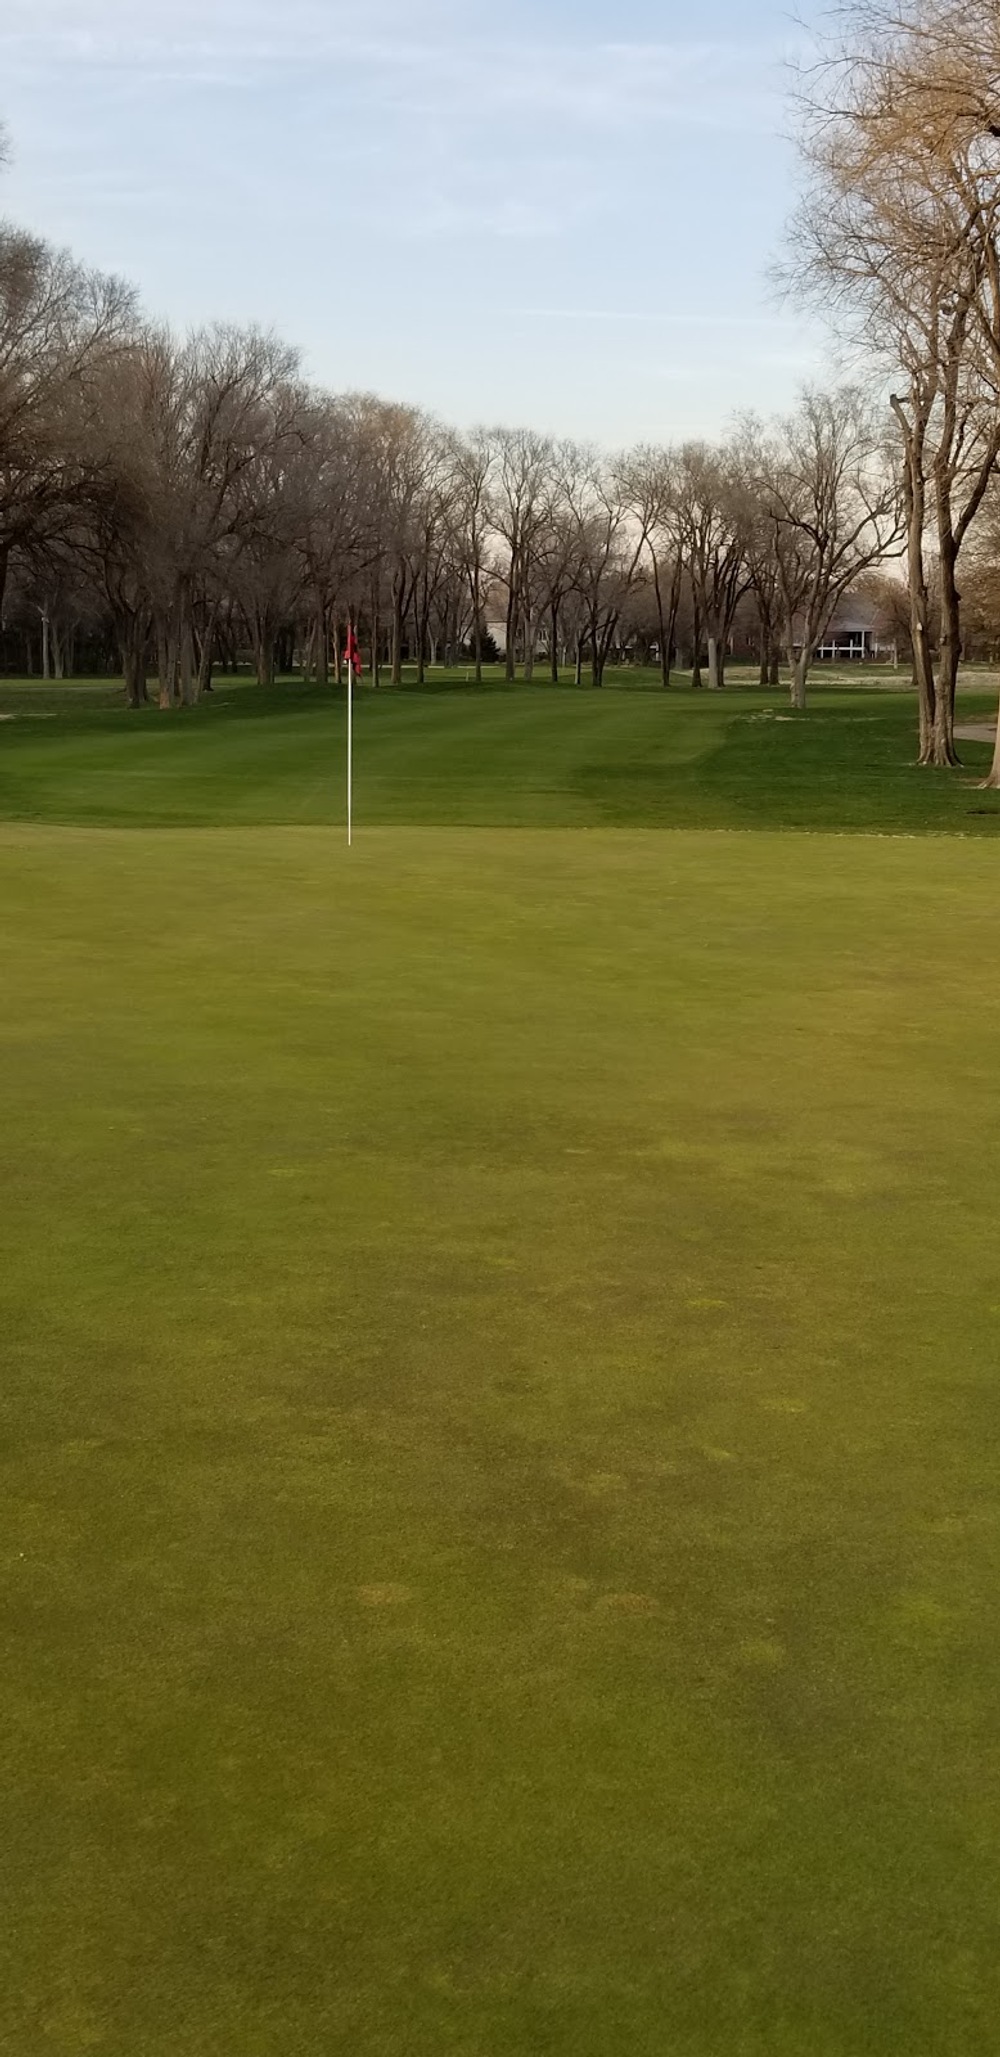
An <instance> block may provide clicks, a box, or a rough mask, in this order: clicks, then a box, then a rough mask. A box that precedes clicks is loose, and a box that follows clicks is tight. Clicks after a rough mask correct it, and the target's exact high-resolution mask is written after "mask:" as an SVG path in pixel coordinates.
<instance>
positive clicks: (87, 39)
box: [0, 0, 826, 447]
mask: <svg viewBox="0 0 1000 2057" xmlns="http://www.w3.org/2000/svg"><path fill="white" fill-rule="evenodd" d="M793 4H794V0H505V4H504V5H498V4H497V0H2V8H0V119H3V121H4V122H5V123H6V126H7V129H8V132H9V137H10V142H11V145H12V151H13V162H12V165H11V167H10V168H9V170H8V171H7V172H6V173H5V174H4V176H3V180H2V183H0V208H2V210H3V212H4V213H5V214H6V215H7V216H8V217H10V218H11V219H13V220H15V221H17V222H19V223H20V224H22V225H24V226H26V227H29V228H31V229H32V230H33V231H35V232H36V233H38V234H40V235H42V236H45V237H46V238H48V239H50V240H51V241H54V242H57V243H65V244H68V245H70V246H71V247H72V248H73V250H74V251H75V252H76V254H77V255H78V256H79V257H81V258H82V259H83V260H85V261H86V262H87V263H88V264H93V265H96V266H99V267H100V268H101V269H103V270H108V271H117V272H121V273H124V274H125V275H126V276H127V277H129V278H130V279H131V280H132V281H133V282H134V283H135V284H136V285H137V287H138V288H139V290H140V293H141V295H142V298H143V301H144V303H145V305H146V307H147V308H148V310H149V311H150V313H152V314H155V315H157V316H160V317H165V318H167V319H169V320H170V321H171V322H172V323H173V324H174V325H175V326H176V327H178V328H180V329H186V328H188V327H191V326H196V325H199V324H201V323H203V322H206V321H209V320H212V319H216V318H221V319H225V320H230V321H238V322H255V323H258V324H260V325H262V326H264V327H274V328H276V329H277V330H278V331H279V332H280V333H281V334H282V336H283V337H284V338H285V339H286V340H287V341H289V342H291V343H294V344H295V345H296V346H298V347H299V348H300V350H301V352H302V358H303V367H304V370H305V371H306V372H307V373H308V375H309V376H310V377H312V378H314V379H315V380H317V381H318V382H319V383H320V384H322V385H325V386H328V387H329V388H331V389H332V390H335V391H344V390H347V389H363V390H368V391H375V392H379V393H382V394H383V395H385V396H386V397H391V398H393V399H398V400H406V401H410V402H413V403H416V404H418V405H421V406H424V407H427V408H429V409H431V410H432V411H433V412H435V413H437V414H439V415H441V416H442V417H443V418H445V419H447V420H449V421H451V422H454V423H456V424H457V425H459V426H463V427H469V426H472V425H473V424H474V423H476V422H506V423H526V424H529V425H530V426H532V427H534V428H538V429H542V430H546V431H550V432H552V433H554V434H558V435H568V436H577V437H581V438H585V439H587V440H591V441H595V442H600V443H603V444H605V445H608V446H610V447H616V446H618V445H621V444H625V443H631V442H636V441H651V442H659V441H670V440H674V439H676V438H677V437H680V436H700V435H705V436H711V435H716V434H719V433H721V432H723V431H724V429H725V427H726V424H727V422H728V421H730V420H731V419H732V417H733V416H734V415H735V414H737V413H739V412H740V411H742V410H745V409H747V408H754V409H756V411H758V412H759V413H763V414H765V415H766V414H770V413H773V412H776V411H780V410H781V409H783V408H785V407H787V406H789V405H790V404H791V403H792V401H793V400H794V397H795V393H796V391H797V389H798V388H799V387H800V386H801V385H802V384H803V383H804V382H805V381H808V380H810V379H813V380H815V379H817V378H822V377H823V375H824V371H825V369H826V366H825V362H824V359H825V339H824V337H823V335H822V333H821V332H820V331H819V330H818V329H817V328H816V327H815V326H811V325H810V324H809V323H808V322H807V321H806V320H805V319H803V318H802V317H801V315H799V314H798V313H796V311H795V310H794V309H792V308H789V307H788V306H783V305H782V304H781V303H780V302H779V301H778V300H776V298H775V296H774V293H773V290H772V289H771V287H770V286H769V284H768V267H769V265H770V264H771V262H772V261H773V259H774V258H775V256H776V255H777V254H778V253H779V252H780V248H781V238H782V231H783V225H784V222H785V219H786V217H787V215H788V212H789V210H790V208H791V206H792V204H793V200H794V191H795V163H794V153H793V151H792V149H791V146H790V144H789V142H788V140H787V128H788V115H787V108H786V104H785V97H786V93H787V87H788V74H787V69H786V67H787V64H788V61H789V59H790V58H792V57H794V55H795V53H796V51H797V50H801V49H802V47H803V44H804V41H805V39H806V32H805V31H804V30H803V29H802V27H801V26H797V24H796V20H795V18H794V14H793ZM811 5H812V12H813V13H814V14H815V13H816V12H818V0H815V4H813V0H805V8H804V11H805V14H806V17H807V18H809V15H810V7H811ZM797 13H798V17H799V20H800V21H801V18H802V14H803V6H802V4H801V0H800V4H799V6H798V9H797Z"/></svg>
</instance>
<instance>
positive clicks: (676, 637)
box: [0, 227, 899, 708]
mask: <svg viewBox="0 0 1000 2057" xmlns="http://www.w3.org/2000/svg"><path fill="white" fill-rule="evenodd" d="M897 472H898V467H897V466H896V464H895V461H894V457H893V453H892V451H891V450H890V448H889V446H888V442H887V437H886V432H885V421H884V419H883V418H882V417H881V416H880V413H879V411H878V410H876V409H873V407H872V405H871V404H870V402H869V400H868V399H867V398H866V397H865V395H864V394H863V393H862V392H861V391H860V390H858V389H855V388H846V389H843V390H840V391H837V392H833V393H808V394H806V395H804V396H803V398H802V401H801V403H800V405H799V407H798V408H797V410H796V412H795V414H794V415H793V416H792V417H791V418H790V419H789V420H787V421H785V422H782V423H778V424H775V425H774V426H772V427H765V426H763V425H762V424H760V423H758V422H755V421H746V422H744V423H742V424H741V426H740V428H739V430H738V432H737V433H735V434H734V435H733V437H732V438H730V439H729V441H728V442H727V443H726V444H725V445H724V446H720V447H715V446H708V445H706V444H703V443H691V444H687V445H685V446H684V447H682V448H678V449H660V448H645V447H644V448H639V449H635V450H632V451H629V452H627V453H624V454H621V455H618V456H615V457H608V456H606V455H604V454H602V453H601V452H599V451H596V450H594V449H592V448H588V447H582V446H580V445H577V444H574V443H568V442H559V441H556V440H554V439H552V438H549V437H546V436H543V435H539V434H536V433H534V432H533V431H530V430H525V429H484V430H479V431H476V432H474V433H472V434H468V435H463V434H458V433H456V432H455V431H453V430H451V429H449V428H447V427H445V426H443V425H442V424H441V423H439V422H437V421H434V420H432V419H430V418H429V417H428V416H427V415H426V414H423V413H421V412H420V411H418V410H416V409H414V408H411V407H406V406H398V405H393V404H390V403H388V402H386V401H383V400H380V399H377V398H374V397H372V396H370V395H366V394H349V395H346V396H343V395H331V394H328V393H325V392H322V391H319V390H317V389H316V388H315V387H313V386H310V385H309V384H307V383H306V382H305V381H304V379H303V378H302V376H301V373H300V369H299V365H298V361H297V359H296V355H295V353H294V351H292V350H290V349H288V348H287V347H286V346H285V345H284V344H282V343H281V342H279V341H278V340H277V339H276V338H275V337H273V336H271V335H265V334H261V333H259V332H258V331H256V330H252V329H249V330H242V329H235V328H231V327H215V328H210V329H206V330H204V331H203V332H201V333H199V334H196V335H193V336H190V337H188V338H186V339H184V340H179V339H177V338H176V337H175V336H173V335H171V334H170V333H169V332H168V331H166V330H165V329H163V328H160V327H155V326H151V325H150V324H149V323H148V322H147V321H145V320H144V319H143V317H142V315H141V312H140V310H139V309H138V307H137V305H136V302H135V298H134V295H133V294H132V293H131V291H130V290H129V289H128V287H127V286H125V285H123V284H122V283H121V282H120V281H118V280H115V279H110V278H106V277H102V276H99V275H95V274H94V273H92V272H88V271H87V270H85V269H84V268H82V267H81V266H79V265H78V264H76V263H74V262H73V260H72V259H71V258H70V257H69V256H67V255H66V254H64V253H61V252H58V251H54V250H52V249H50V248H49V247H47V246H46V245H45V244H44V243H43V242H40V241H39V240H37V239H36V238H33V237H31V236H28V235H25V234H23V233H21V232H19V231H18V230H17V229H15V228H11V227H7V228H4V229H2V230H0V623H2V627H3V633H4V636H5V638H6V641H5V645H4V646H3V649H4V650H5V652H6V656H7V661H8V662H10V661H12V660H13V661H17V660H18V659H20V661H21V662H24V661H29V662H31V663H32V664H33V665H34V666H35V667H36V668H38V669H41V670H42V671H45V672H49V673H53V674H58V673H59V672H61V671H64V670H66V669H69V668H70V667H71V666H72V664H73V663H74V661H75V659H76V657H77V656H78V655H79V654H80V653H86V654H87V656H89V658H90V660H91V661H92V662H93V661H95V659H100V658H102V657H103V658H104V660H105V661H109V662H110V661H117V663H118V664H119V665H120V667H121V670H122V671H123V674H124V678H125V688H126V693H127V697H128V701H129V704H130V705H132V706H140V705H142V704H143V703H144V702H145V701H146V700H147V699H149V698H150V697H151V696H152V695H153V694H155V696H156V697H157V698H158V700H159V703H160V705H161V706H163V707H167V708H169V707H173V706H177V705H182V704H190V703H192V702H193V701H196V700H197V699H198V698H199V696H200V695H201V694H202V693H203V692H204V691H206V690H207V689H208V688H209V687H210V685H211V678H212V671H213V667H214V666H216V665H217V664H220V663H221V664H224V665H231V664H233V663H234V662H235V661H236V660H237V658H238V657H239V656H240V655H241V654H242V653H245V652H246V653H249V654H250V655H251V658H252V661H253V663H254V665H255V667H256V671H257V676H258V677H259V679H260V680H261V682H262V683H265V684H266V683H267V682H268V681H270V680H271V679H272V678H273V677H274V675H275V672H276V669H278V668H281V669H288V668H290V667H293V666H295V667H298V668H299V669H301V671H302V673H303V674H304V675H305V676H306V677H308V678H311V679H314V680H316V681H318V682H320V683H324V682H326V681H328V680H329V679H330V678H331V676H336V675H337V672H338V667H339V663H340V654H339V653H340V651H341V649H342V647H343V641H344V636H345V630H346V625H347V622H348V621H349V620H352V621H353V623H354V625H355V627H356V629H357V632H358V634H359V637H360V640H361V644H362V648H363V650H364V654H365V658H366V662H370V665H371V671H372V675H373V677H374V679H375V681H376V683H378V682H379V681H380V680H382V679H383V678H386V679H388V680H391V681H398V680H399V679H400V677H401V674H402V667H403V664H404V662H406V661H408V662H409V663H410V664H411V665H415V666H416V672H417V678H418V680H419V679H421V678H422V677H423V675H424V671H425V668H426V666H427V665H428V664H430V663H433V662H435V661H438V662H444V663H447V662H453V661H457V660H458V658H459V657H462V658H464V659H465V661H466V662H467V663H468V664H469V666H470V667H471V668H473V669H474V671H475V675H476V677H477V678H478V677H479V676H480V675H481V673H482V668H483V665H484V662H486V661H487V659H488V658H489V657H490V656H495V655H496V654H497V652H496V650H495V648H494V646H493V643H492V641H491V636H493V635H495V636H496V639H497V643H498V645H499V648H500V650H501V651H502V654H503V658H504V661H505V664H506V670H507V674H508V676H509V677H513V676H514V675H515V673H516V671H517V670H518V668H520V670H521V671H522V672H523V674H524V675H525V676H526V677H527V678H531V677H532V676H533V675H536V674H537V673H538V671H539V670H540V669H547V668H551V670H552V671H553V672H555V671H557V670H558V667H559V666H561V665H566V664H570V665H575V667H576V669H577V673H578V675H580V676H583V675H584V672H585V671H586V675H587V676H589V677H590V678H591V679H592V681H593V683H594V684H595V685H600V684H601V682H602V680H603V677H604V673H605V668H606V666H607V664H608V661H609V659H610V658H611V657H612V656H615V657H620V656H622V655H628V656H631V657H638V658H641V659H643V660H645V661H651V660H652V661H656V662H658V664H659V665H660V668H661V675H662V678H663V682H664V684H667V683H669V679H670V675H671V666H672V664H673V663H674V662H675V660H676V658H677V656H678V655H680V656H681V657H683V659H684V664H685V668H686V669H687V668H690V669H692V670H693V673H694V677H695V681H696V683H700V682H702V681H704V682H705V683H707V684H709V685H712V686H719V685H721V684H722V682H723V677H724V670H725V664H726V660H727V656H728V655H729V654H730V653H731V651H732V650H733V648H734V647H737V646H739V647H740V648H741V649H745V648H747V647H750V646H752V647H754V648H755V649H756V651H757V652H758V654H759V659H760V665H761V675H762V676H763V677H765V678H768V679H776V678H777V676H778V668H779V663H780V662H782V661H783V662H784V664H785V665H786V666H787V668H788V672H789V676H790V681H791V687H792V694H793V698H794V699H795V701H796V703H797V704H802V701H803V697H804V692H805V682H806V677H807V674H808V670H809V666H810V664H811V662H812V659H813V656H814V652H815V649H816V647H817V645H818V643H819V641H820V639H821V638H822V636H823V634H824V632H825V630H826V627H827V624H828V622H829V620H830V616H831V613H832V611H833V610H834V608H835V607H836V605H837V604H838V602H839V600H840V599H841V597H842V595H843V594H844V593H845V592H846V591H847V590H848V589H849V588H850V587H852V586H853V585H855V584H856V582H857V580H858V579H859V578H860V577H862V576H863V575H864V574H865V572H866V571H868V570H869V569H870V568H871V567H873V566H875V565H877V564H879V563H880V562H881V560H882V559H883V557H884V556H885V553H886V552H887V550H891V549H892V547H893V545H894V542H895V539H896V537H897V534H898V504H899V485H898V476H897Z"/></svg>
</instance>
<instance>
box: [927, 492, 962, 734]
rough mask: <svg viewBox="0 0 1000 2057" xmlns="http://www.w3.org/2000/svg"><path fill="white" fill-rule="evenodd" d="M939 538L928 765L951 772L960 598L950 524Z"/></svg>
mask: <svg viewBox="0 0 1000 2057" xmlns="http://www.w3.org/2000/svg"><path fill="white" fill-rule="evenodd" d="M943 526H944V528H945V533H944V535H943V536H942V537H941V539H940V557H939V566H940V579H941V651H940V656H939V659H938V674H937V700H936V705H935V709H934V727H933V730H932V732H931V754H930V758H929V760H928V761H929V762H930V763H931V764H934V765H940V766H944V767H948V768H950V769H953V768H954V767H955V766H956V765H957V764H958V762H959V759H958V755H957V753H956V750H955V694H956V690H957V687H958V667H959V663H960V661H961V656H962V620H961V596H960V594H959V591H958V586H957V584H956V580H955V572H956V564H957V555H958V553H957V551H956V549H955V546H954V539H953V537H952V535H951V533H950V524H948V523H945V524H943Z"/></svg>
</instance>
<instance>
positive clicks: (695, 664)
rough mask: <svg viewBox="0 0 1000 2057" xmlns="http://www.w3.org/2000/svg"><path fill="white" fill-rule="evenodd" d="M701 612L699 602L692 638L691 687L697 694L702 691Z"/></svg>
mask: <svg viewBox="0 0 1000 2057" xmlns="http://www.w3.org/2000/svg"><path fill="white" fill-rule="evenodd" d="M701 634H702V628H701V611H700V609H699V606H698V602H697V600H695V603H694V625H693V632H692V636H691V685H692V687H693V689H694V691H695V692H700V691H701V685H702V678H701Z"/></svg>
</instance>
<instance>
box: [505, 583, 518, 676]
mask: <svg viewBox="0 0 1000 2057" xmlns="http://www.w3.org/2000/svg"><path fill="white" fill-rule="evenodd" d="M504 677H505V679H506V681H507V684H508V685H511V684H513V681H514V679H515V678H516V677H517V585H516V573H515V568H514V565H513V564H511V567H510V591H509V593H508V595H507V648H506V650H505V651H504Z"/></svg>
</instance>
